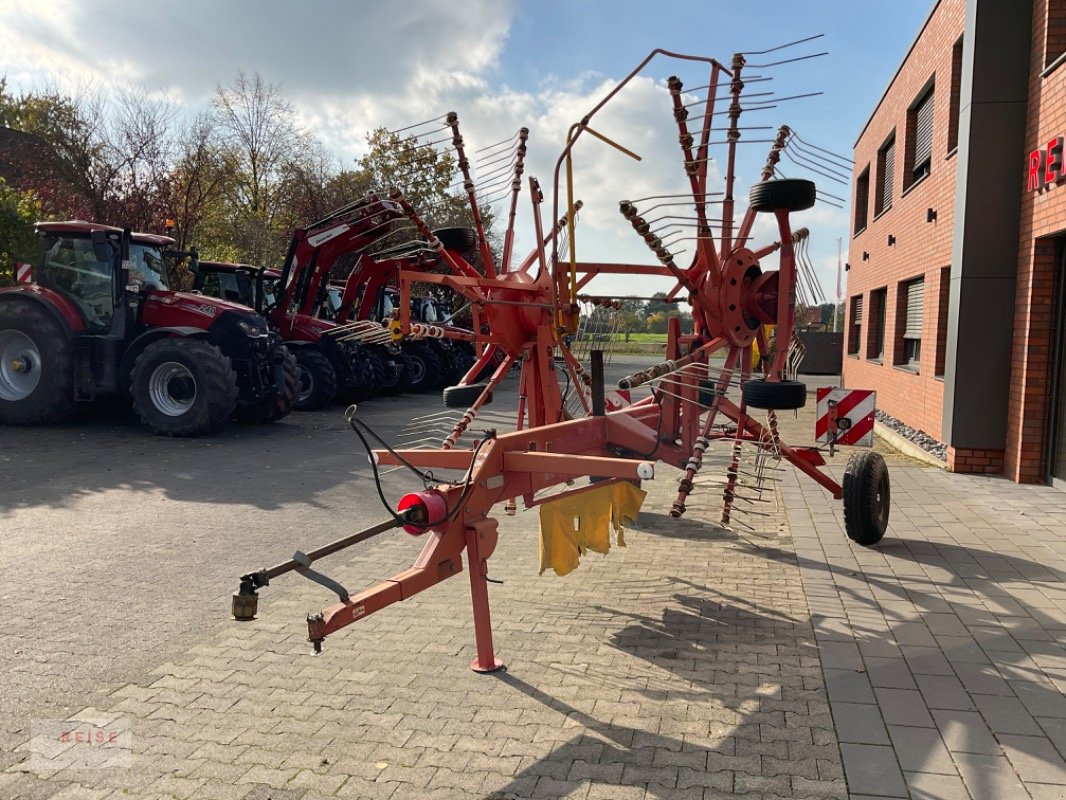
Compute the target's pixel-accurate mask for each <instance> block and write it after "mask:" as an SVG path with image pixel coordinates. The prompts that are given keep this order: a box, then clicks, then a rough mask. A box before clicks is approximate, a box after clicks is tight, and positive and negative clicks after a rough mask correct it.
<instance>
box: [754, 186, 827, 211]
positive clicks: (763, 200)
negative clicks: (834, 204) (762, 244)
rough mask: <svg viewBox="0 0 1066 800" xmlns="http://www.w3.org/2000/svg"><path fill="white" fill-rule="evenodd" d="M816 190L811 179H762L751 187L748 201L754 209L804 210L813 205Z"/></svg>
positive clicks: (816, 197) (816, 194) (816, 195)
mask: <svg viewBox="0 0 1066 800" xmlns="http://www.w3.org/2000/svg"><path fill="white" fill-rule="evenodd" d="M816 199H818V190H817V188H815V185H814V182H813V181H805V180H803V179H802V178H781V179H780V180H776V181H762V182H761V183H757V184H755V185H754V186H752V187H751V192H750V193H749V194H748V203H749V205H751V207H752V209H753V210H755V211H771V212H772V211H779V210H785V211H804V210H805V209H808V208H810V207H811V206H813V205H814V201H815V200H816Z"/></svg>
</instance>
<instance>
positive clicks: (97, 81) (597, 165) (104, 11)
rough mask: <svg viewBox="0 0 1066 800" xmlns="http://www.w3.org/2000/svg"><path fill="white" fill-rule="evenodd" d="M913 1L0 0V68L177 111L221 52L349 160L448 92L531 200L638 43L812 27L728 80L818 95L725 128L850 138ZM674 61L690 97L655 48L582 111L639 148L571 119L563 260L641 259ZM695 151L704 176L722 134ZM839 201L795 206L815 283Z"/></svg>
mask: <svg viewBox="0 0 1066 800" xmlns="http://www.w3.org/2000/svg"><path fill="white" fill-rule="evenodd" d="M930 7H931V2H930V0H893V1H892V2H882V1H881V0H877V2H875V1H874V0H810V2H803V3H797V2H792V1H788V0H745V1H744V2H728V3H727V2H721V0H690V1H689V0H686V1H683V2H672V1H671V0H658V2H641V1H639V0H610V2H607V1H606V0H595V1H593V0H569V1H568V2H567V1H565V0H535V1H534V0H463V2H453V1H452V0H390V2H380V1H379V0H359V1H357V0H347V2H344V1H342V0H318V2H310V3H308V2H295V1H294V0H287V1H286V0H254V1H253V0H228V1H226V0H184V2H180V3H162V2H149V1H147V0H136V1H134V0H36V2H32V3H31V2H27V1H26V0H0V75H6V77H7V81H8V84H9V87H10V88H12V89H13V90H15V91H19V90H32V89H34V88H39V87H41V86H44V85H58V86H59V87H61V88H63V89H65V90H68V91H74V90H76V89H77V88H78V87H84V86H86V85H89V84H92V85H95V86H98V87H103V88H105V89H106V88H108V87H118V86H128V85H131V84H132V85H135V86H142V87H144V88H145V89H147V90H148V91H149V92H151V93H158V94H161V95H166V96H168V97H170V98H171V99H173V100H176V101H178V102H179V103H181V105H182V107H183V108H184V109H186V110H188V111H189V113H192V112H194V111H195V110H198V109H200V108H202V107H204V106H206V105H207V104H208V103H209V102H210V99H211V96H212V95H213V93H214V91H215V88H216V86H217V85H218V84H228V83H229V82H231V81H232V80H233V77H234V76H235V75H236V74H237V72H238V70H244V71H246V72H255V71H258V72H259V73H260V74H262V75H263V77H264V78H265V79H267V80H268V81H270V82H273V83H279V84H281V85H282V86H283V90H284V93H285V95H286V97H287V98H288V99H289V100H290V101H291V102H292V103H293V104H294V105H295V106H296V108H297V110H298V112H299V114H300V118H301V120H302V122H303V123H304V124H305V125H306V126H307V128H308V129H310V130H312V131H313V132H314V133H315V134H316V135H318V137H319V138H320V139H321V140H322V141H323V142H325V143H326V145H327V147H328V148H329V150H330V152H331V153H332V154H333V155H334V156H335V157H336V158H337V160H338V163H339V164H348V165H351V164H352V160H353V159H355V158H357V157H358V156H359V154H360V152H361V150H362V148H363V146H364V143H365V136H366V132H367V131H368V130H371V129H373V128H377V127H380V126H384V127H388V128H398V127H402V126H405V125H409V124H411V123H413V122H417V121H421V120H425V119H429V118H433V117H437V116H439V115H441V114H443V113H445V112H447V111H450V110H454V111H457V112H458V113H459V117H460V122H461V125H462V128H463V131H464V136H465V139H466V142H467V146H468V148H469V149H471V150H476V149H477V148H479V147H484V146H487V145H491V144H493V143H495V142H498V141H500V140H503V139H506V138H508V137H509V136H511V135H512V134H513V133H514V132H515V131H516V130H517V129H518V128H519V127H522V126H526V127H528V128H529V129H530V131H531V134H530V142H529V156H528V158H527V175H534V176H536V177H538V178H539V179H540V181H541V184H542V186H543V187H544V190H545V194H546V198H545V199H546V202H547V203H548V204H549V205H550V202H551V199H552V198H551V195H552V173H553V170H554V165H555V162H556V159H557V158H558V155H559V152H560V150H561V148H562V146H563V143H564V139H565V134H566V130H567V128H568V127H569V126H570V125H571V124H572V123H574V122H576V121H577V120H579V119H580V118H581V117H582V116H583V115H585V114H586V113H587V112H588V111H589V110H590V109H591V108H592V107H593V106H594V105H595V104H596V103H597V102H599V100H600V99H601V98H602V97H603V96H604V95H605V94H606V93H607V92H608V91H609V90H610V89H611V88H612V87H613V86H614V85H615V83H616V82H617V81H618V80H620V79H621V78H623V77H624V76H625V75H626V74H628V73H629V72H630V70H631V69H633V68H634V67H635V66H636V65H637V64H638V63H639V62H640V61H641V60H642V59H643V58H644V57H645V56H646V55H647V54H648V53H649V52H650V51H651V50H652V49H654V48H663V49H666V50H671V51H675V52H680V53H687V54H694V55H701V56H710V57H714V58H716V59H718V60H719V61H721V62H723V63H725V64H728V63H729V60H730V58H731V56H732V54H733V53H734V52H735V51H744V52H747V53H754V52H755V51H759V50H765V49H768V48H771V47H775V46H777V45H780V44H784V43H786V42H788V41H791V40H794V39H801V38H805V37H808V36H812V35H814V34H824V37H823V38H821V39H818V40H816V41H814V42H811V43H809V44H806V45H802V46H798V47H796V48H792V49H789V50H785V51H781V52H779V53H775V54H772V55H768V56H757V55H749V57H748V61H749V63H751V64H763V63H767V62H768V61H770V60H776V59H777V58H782V57H792V56H799V55H806V54H813V53H820V52H823V51H828V55H826V56H823V57H820V58H815V59H810V60H806V61H800V62H797V63H795V64H790V65H782V66H778V67H773V68H769V67H767V68H755V67H749V68H748V70H747V74H748V75H755V74H758V75H760V76H764V77H771V78H772V80H770V81H765V82H753V83H750V84H749V85H748V87H747V89H746V90H745V91H746V92H749V93H755V92H764V91H773V92H775V94H776V96H777V97H785V96H790V95H795V94H801V93H807V92H822V94H821V95H819V96H816V97H811V98H805V99H800V100H796V101H791V102H783V103H781V104H780V105H779V106H778V107H776V108H772V109H767V110H765V111H759V112H755V111H749V112H747V113H746V114H745V115H744V117H742V120H741V124H742V125H743V126H751V129H750V130H745V131H744V139H745V140H762V139H768V138H771V137H772V135H773V131H774V130H776V128H777V127H778V126H779V125H782V124H787V125H789V126H791V127H792V128H793V129H795V130H796V131H797V132H798V133H799V134H800V135H801V136H802V138H803V139H804V140H805V141H807V142H810V143H812V144H815V145H818V146H820V147H824V148H827V149H829V150H832V151H835V152H838V153H841V154H844V155H850V153H851V150H852V146H853V144H854V141H855V139H856V137H857V136H858V134H859V132H860V130H861V128H862V126H863V124H864V123H865V121H866V119H867V117H868V116H869V114H870V112H871V111H872V109H873V106H874V104H875V103H876V102H877V100H878V98H879V97H880V95H881V94H882V92H883V91H884V89H885V87H886V86H887V84H888V81H889V80H890V78H891V76H892V74H893V73H894V72H895V70H896V68H897V66H898V65H899V63H900V61H901V60H902V58H903V56H904V54H905V53H906V50H907V48H908V47H909V45H910V43H911V41H912V40H913V39H914V37H915V35H916V34H917V32H918V30H919V28H920V27H921V25H922V22H923V21H924V19H925V17H926V16H927V14H928V12H929V10H930ZM675 74H676V75H678V76H679V77H681V78H682V80H683V81H684V83H685V87H686V89H691V90H692V95H691V100H697V99H699V98H701V97H704V96H705V95H706V92H700V91H699V89H698V87H701V86H704V85H705V84H706V83H707V70H706V68H705V67H704V66H697V65H694V64H692V63H690V62H689V63H686V62H678V61H671V60H668V59H661V58H657V59H656V60H654V61H653V62H652V63H651V64H650V65H649V67H648V68H647V69H646V70H645V71H644V72H643V73H642V74H641V77H640V79H639V80H637V81H635V82H633V83H631V84H630V85H629V86H628V87H627V88H626V89H625V90H624V91H623V92H622V93H621V94H619V95H618V97H617V98H616V99H615V100H614V101H612V103H610V104H609V105H608V106H606V107H605V108H604V110H603V111H602V112H601V113H600V114H598V115H597V116H596V118H595V120H594V124H593V127H595V128H596V129H597V130H599V131H600V132H602V133H603V134H605V135H606V136H609V137H611V138H612V139H615V140H616V141H618V142H619V143H620V144H622V145H624V146H626V147H628V148H629V149H631V150H634V151H635V152H637V153H639V154H640V156H641V159H642V160H641V161H640V162H639V163H638V162H635V161H632V160H630V159H628V158H626V157H625V156H623V155H621V154H619V153H617V152H615V151H613V150H611V149H610V148H608V147H607V146H605V145H603V144H601V143H599V142H596V141H595V140H593V139H591V138H590V137H586V139H584V140H583V141H582V142H581V143H580V144H579V146H578V148H577V150H576V151H575V167H576V172H575V183H576V195H577V196H578V197H580V198H581V199H582V200H583V201H584V202H585V204H586V205H585V210H584V211H583V212H582V215H581V218H580V223H579V229H578V236H577V242H578V256H579V258H581V259H583V260H590V261H628V262H640V263H652V262H653V261H654V258H653V256H652V255H651V253H650V252H649V251H647V249H646V248H645V247H644V245H643V244H642V243H641V242H640V241H639V240H637V237H636V236H635V234H634V233H633V232H632V229H631V228H629V226H628V223H626V222H625V220H624V219H622V217H621V216H620V215H619V214H618V211H617V204H618V201H619V200H622V199H633V198H635V197H643V196H648V195H655V194H663V193H672V192H677V191H681V190H682V189H683V188H684V183H683V178H684V175H683V172H682V171H681V167H680V158H679V153H678V150H677V144H676V127H675V126H674V123H673V120H672V115H671V113H670V105H669V98H668V95H667V94H666V92H665V89H664V85H665V79H666V78H667V77H668V76H670V75H675ZM749 102H750V101H749ZM718 119H721V118H718ZM757 126H768V129H767V130H760V129H757ZM716 138H718V137H716V136H714V135H712V140H714V139H716ZM767 148H768V144H765V143H761V142H753V143H750V144H746V145H744V146H743V147H741V148H740V149H739V153H740V155H739V161H738V168H737V187H736V196H737V197H738V198H744V197H746V195H747V190H748V188H749V187H750V185H751V183H752V182H753V181H754V180H756V179H757V177H758V171H759V169H760V167H761V165H762V163H763V162H764V161H765V158H766V153H767ZM713 155H715V157H716V159H715V162H714V163H713V164H712V172H715V174H718V165H719V164H724V161H725V158H724V156H725V153H724V149H723V148H718V149H717V151H716V152H715V153H714V154H713ZM782 167H783V169H784V171H785V174H787V175H788V176H789V177H810V178H813V179H815V180H816V182H817V183H818V184H819V187H820V188H821V189H823V190H824V191H827V192H829V193H832V194H835V195H838V196H840V197H845V198H847V197H849V196H850V189H849V188H848V187H847V186H841V185H839V184H834V183H832V182H831V181H828V180H826V179H825V178H823V177H821V176H817V175H812V174H810V173H807V172H806V171H805V170H804V169H802V168H800V167H798V166H796V165H794V164H790V163H788V162H784V163H783V164H782ZM522 208H523V209H524V213H523V215H522V216H521V217H520V219H519V225H518V248H517V249H518V250H519V251H523V250H528V248H529V246H530V243H531V242H532V239H533V236H532V227H531V222H530V215H529V213H528V210H526V209H528V199H525V200H524V202H523V205H522ZM549 213H550V212H549ZM680 213H684V211H682V212H680ZM849 215H850V210H849V209H847V208H845V209H836V208H833V207H831V206H828V205H824V204H821V203H819V204H818V205H816V206H815V208H814V209H811V210H810V211H807V212H803V213H802V214H800V215H796V220H795V222H794V225H797V226H798V225H806V226H808V227H810V229H811V232H812V237H811V253H812V256H813V258H814V261H815V263H816V265H817V269H818V274H819V277H820V280H821V283H822V285H823V287H824V289H825V293H826V295H827V297H828V298H829V299H833V297H834V296H835V293H836V286H835V284H836V263H837V241H838V239H840V240H841V241H842V246H843V253H844V255H843V257H844V259H845V260H846V259H847V246H848V238H849V235H848V218H849ZM546 224H547V223H546ZM757 231H758V233H759V234H760V237H759V243H762V242H769V241H773V238H775V237H773V236H772V227H770V226H768V225H766V224H760V226H759V228H758V229H757ZM682 246H683V245H682V244H679V245H678V247H677V249H680V247H682ZM678 260H679V262H680V263H682V264H685V263H687V262H686V261H685V258H684V256H681V257H680V258H679V259H678ZM766 266H768V267H772V266H773V265H772V264H768V265H766ZM596 288H597V289H599V290H601V291H603V292H604V293H616V294H621V293H642V294H643V293H651V292H653V291H657V290H665V289H667V288H669V287H668V286H663V285H662V284H661V282H658V283H657V282H655V281H654V280H652V279H645V280H636V281H630V282H622V281H619V280H617V279H604V281H603V282H600V283H598V284H596Z"/></svg>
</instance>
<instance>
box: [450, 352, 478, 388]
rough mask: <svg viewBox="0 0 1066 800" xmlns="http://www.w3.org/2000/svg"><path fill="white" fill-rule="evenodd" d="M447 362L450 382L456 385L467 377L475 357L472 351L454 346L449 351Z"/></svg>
mask: <svg viewBox="0 0 1066 800" xmlns="http://www.w3.org/2000/svg"><path fill="white" fill-rule="evenodd" d="M446 363H447V367H448V368H447V370H446V372H447V375H446V377H447V379H448V384H449V385H452V386H454V385H455V384H457V383H459V381H461V380H462V379H463V378H465V377H466V373H468V372H469V371H470V368H471V367H472V366H474V363H475V359H474V356H473V354H471V353H470V351H468V350H466V349H464V348H462V347H453V348H452V349H451V350H450V351H449V353H448V360H447V362H446Z"/></svg>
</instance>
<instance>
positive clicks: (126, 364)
mask: <svg viewBox="0 0 1066 800" xmlns="http://www.w3.org/2000/svg"><path fill="white" fill-rule="evenodd" d="M37 234H38V235H39V236H40V238H41V242H42V245H43V246H42V249H41V258H40V261H39V262H38V263H37V264H36V265H35V268H34V272H33V277H34V281H33V282H32V283H28V284H20V285H19V286H17V287H11V288H7V289H3V290H0V423H5V424H9V425H32V424H42V423H48V422H53V421H55V420H58V419H60V418H62V417H64V416H65V415H67V414H68V413H70V411H71V410H72V409H73V408H74V406H75V404H76V403H77V402H78V401H80V400H93V399H95V398H97V397H101V396H105V395H116V394H117V395H124V394H127V393H129V394H130V395H131V396H132V399H133V407H134V409H135V410H136V411H137V413H138V414H139V415H140V417H141V419H142V420H143V421H144V423H145V424H146V425H148V426H149V427H150V428H151V429H152V430H153V431H154V432H155V433H160V434H165V435H169V436H193V435H197V434H202V433H207V432H209V431H212V430H215V429H216V428H218V427H219V426H220V425H222V424H223V423H225V422H226V421H227V420H229V419H230V418H231V417H235V418H236V419H238V420H240V421H243V422H256V423H265V422H273V421H275V420H278V419H281V418H282V417H284V416H285V415H286V414H288V413H289V411H290V410H291V409H292V407H293V404H294V403H295V402H296V391H297V387H298V376H297V372H296V364H295V361H294V360H293V357H292V355H291V354H290V353H289V352H288V350H287V349H286V348H285V347H284V346H282V344H281V342H280V339H279V338H278V337H277V336H276V335H273V334H271V333H270V332H269V330H268V328H267V324H266V321H265V320H264V319H263V318H262V317H261V316H259V315H258V314H255V313H254V312H252V311H251V310H249V309H247V308H245V307H243V306H240V305H238V304H236V303H232V302H227V301H225V300H219V299H214V298H207V297H203V296H200V295H198V294H192V293H185V292H174V291H170V290H169V289H167V286H166V280H165V277H164V276H165V270H164V255H165V248H167V247H168V246H169V245H171V244H173V241H174V240H173V239H170V238H169V237H166V236H156V235H153V234H145V233H130V231H129V230H122V229H120V228H115V227H111V226H107V225H99V224H96V223H90V222H81V221H74V222H43V223H39V224H38V225H37ZM192 264H193V266H194V268H195V254H192Z"/></svg>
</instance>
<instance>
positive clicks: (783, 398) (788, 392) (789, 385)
mask: <svg viewBox="0 0 1066 800" xmlns="http://www.w3.org/2000/svg"><path fill="white" fill-rule="evenodd" d="M743 393H744V402H745V403H746V404H747V405H748V406H749V407H751V408H763V409H766V410H768V411H793V410H795V409H797V408H803V407H804V406H805V405H807V384H805V383H801V382H800V381H766V380H753V381H748V382H747V383H745V384H744V389H743Z"/></svg>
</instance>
